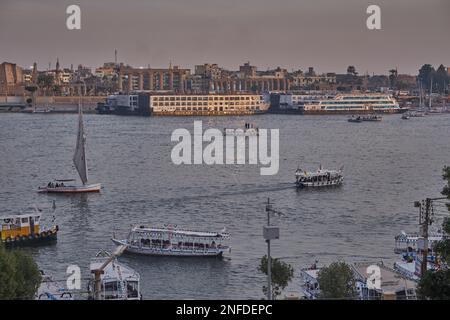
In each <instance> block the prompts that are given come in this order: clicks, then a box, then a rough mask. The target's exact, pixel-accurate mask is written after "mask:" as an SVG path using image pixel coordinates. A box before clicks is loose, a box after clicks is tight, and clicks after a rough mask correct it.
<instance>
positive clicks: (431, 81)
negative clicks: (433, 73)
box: [428, 77, 433, 109]
mask: <svg viewBox="0 0 450 320" xmlns="http://www.w3.org/2000/svg"><path fill="white" fill-rule="evenodd" d="M432 93H433V77H431V78H430V100H429V102H428V107H429V108H430V109H431V94H432Z"/></svg>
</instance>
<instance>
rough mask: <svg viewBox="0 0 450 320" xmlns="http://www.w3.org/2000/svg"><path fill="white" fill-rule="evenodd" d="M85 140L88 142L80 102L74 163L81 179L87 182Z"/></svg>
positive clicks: (84, 182)
mask: <svg viewBox="0 0 450 320" xmlns="http://www.w3.org/2000/svg"><path fill="white" fill-rule="evenodd" d="M85 142H86V137H85V135H84V126H83V112H82V107H81V104H79V105H78V136H77V145H76V148H75V154H74V155H73V163H74V164H75V168H76V169H77V171H78V174H79V175H80V179H81V181H82V182H83V184H86V183H87V181H88V174H87V163H86V152H85Z"/></svg>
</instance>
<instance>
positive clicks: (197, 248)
mask: <svg viewBox="0 0 450 320" xmlns="http://www.w3.org/2000/svg"><path fill="white" fill-rule="evenodd" d="M229 238H230V235H229V234H228V233H226V232H225V229H224V230H223V231H221V232H204V231H191V230H181V229H178V228H177V227H176V226H167V227H166V226H164V227H147V226H133V227H132V228H131V231H130V232H129V233H128V237H127V238H126V239H123V240H119V239H115V237H114V236H113V239H112V241H113V242H114V243H115V244H117V245H125V246H126V249H125V251H126V252H129V253H135V254H142V255H152V256H177V257H221V256H223V254H224V253H229V252H230V251H231V248H230V247H229V246H227V245H224V244H223V243H224V242H225V241H227V240H228V239H229Z"/></svg>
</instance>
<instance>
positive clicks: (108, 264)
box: [88, 251, 142, 300]
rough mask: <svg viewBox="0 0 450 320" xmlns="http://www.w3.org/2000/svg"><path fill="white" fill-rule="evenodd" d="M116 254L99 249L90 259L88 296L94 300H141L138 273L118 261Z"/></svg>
mask: <svg viewBox="0 0 450 320" xmlns="http://www.w3.org/2000/svg"><path fill="white" fill-rule="evenodd" d="M116 256H117V255H116V254H110V253H109V252H107V251H100V252H99V253H97V255H96V256H95V258H93V259H92V260H91V264H90V271H91V274H92V275H93V276H92V279H91V280H90V281H89V283H88V291H89V298H90V299H95V300H141V299H142V295H141V287H140V276H139V273H137V272H136V271H134V270H133V269H131V268H130V267H128V266H126V265H124V264H122V263H119V262H118V261H117V257H116ZM96 275H98V278H96ZM96 288H97V289H96ZM97 290H98V291H97Z"/></svg>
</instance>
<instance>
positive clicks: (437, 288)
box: [417, 270, 450, 300]
mask: <svg viewBox="0 0 450 320" xmlns="http://www.w3.org/2000/svg"><path fill="white" fill-rule="evenodd" d="M417 294H418V296H419V297H420V298H422V299H431V300H449V299H450V270H439V271H430V270H428V271H427V272H426V273H425V275H424V276H423V277H422V278H421V279H420V281H419V284H418V286H417Z"/></svg>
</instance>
